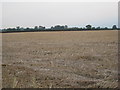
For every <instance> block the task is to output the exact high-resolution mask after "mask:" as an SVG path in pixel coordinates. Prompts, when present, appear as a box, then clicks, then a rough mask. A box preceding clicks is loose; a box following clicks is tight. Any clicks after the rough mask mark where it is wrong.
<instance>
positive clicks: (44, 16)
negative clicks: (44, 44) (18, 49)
mask: <svg viewBox="0 0 120 90" xmlns="http://www.w3.org/2000/svg"><path fill="white" fill-rule="evenodd" d="M2 15H3V17H2V26H3V28H7V27H16V26H22V27H34V26H36V25H42V26H46V27H51V26H54V25H58V24H59V25H68V26H69V27H76V26H77V27H83V26H86V25H87V24H91V25H93V26H95V27H96V26H101V27H112V25H114V24H115V25H118V6H117V2H5V3H3V4H2Z"/></svg>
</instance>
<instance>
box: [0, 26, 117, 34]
mask: <svg viewBox="0 0 120 90" xmlns="http://www.w3.org/2000/svg"><path fill="white" fill-rule="evenodd" d="M118 29H119V28H117V26H116V25H113V26H112V27H111V28H108V27H104V28H101V27H93V26H92V25H86V26H85V27H82V28H79V27H72V28H69V27H68V26H67V25H56V26H52V27H51V28H46V27H44V26H35V27H33V28H30V27H27V28H23V27H20V26H17V27H15V28H6V29H1V30H0V31H1V32H35V31H83V30H118Z"/></svg>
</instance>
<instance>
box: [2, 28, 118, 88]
mask: <svg viewBox="0 0 120 90" xmlns="http://www.w3.org/2000/svg"><path fill="white" fill-rule="evenodd" d="M2 36H3V38H2V40H3V41H2V42H3V44H2V45H3V46H2V50H3V53H2V63H3V64H2V75H3V76H2V78H3V80H2V81H3V88H117V87H118V77H117V75H118V70H117V69H118V65H117V64H118V59H117V58H118V47H117V46H118V39H117V37H118V31H117V30H114V31H112V30H111V31H110V30H108V31H60V32H21V33H3V34H2Z"/></svg>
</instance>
